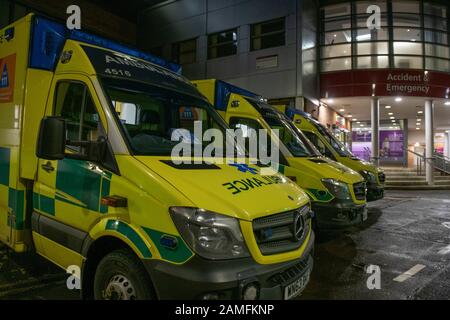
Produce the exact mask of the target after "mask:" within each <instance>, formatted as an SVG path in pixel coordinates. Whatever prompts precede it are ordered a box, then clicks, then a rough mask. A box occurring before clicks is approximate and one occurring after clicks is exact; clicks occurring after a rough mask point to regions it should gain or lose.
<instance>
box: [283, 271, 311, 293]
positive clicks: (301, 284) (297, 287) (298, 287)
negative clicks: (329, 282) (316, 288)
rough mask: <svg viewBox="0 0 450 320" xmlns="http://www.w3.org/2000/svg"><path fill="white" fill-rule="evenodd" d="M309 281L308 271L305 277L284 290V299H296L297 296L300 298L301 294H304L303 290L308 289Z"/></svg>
mask: <svg viewBox="0 0 450 320" xmlns="http://www.w3.org/2000/svg"><path fill="white" fill-rule="evenodd" d="M308 281H309V271H307V272H306V273H305V274H304V275H303V276H301V277H300V278H298V279H297V280H295V281H294V282H292V283H291V284H288V285H287V286H286V287H285V288H284V299H285V300H289V299H292V298H294V297H295V296H298V295H299V294H300V292H302V291H303V289H304V288H305V287H306V285H307V284H308Z"/></svg>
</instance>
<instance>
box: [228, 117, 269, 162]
mask: <svg viewBox="0 0 450 320" xmlns="http://www.w3.org/2000/svg"><path fill="white" fill-rule="evenodd" d="M230 128H231V129H234V130H238V129H241V130H242V136H243V138H244V140H245V146H246V148H247V150H249V151H250V149H251V147H250V146H251V143H254V142H259V140H258V137H259V136H258V131H259V129H262V127H261V125H260V124H259V123H258V121H256V120H253V119H249V118H238V117H233V118H230ZM270 143H271V141H270V139H267V145H268V146H267V148H265V149H266V150H263V152H265V154H267V150H270ZM258 146H259V144H258ZM258 154H261V152H260V151H259V150H258ZM250 156H251V157H258V155H250Z"/></svg>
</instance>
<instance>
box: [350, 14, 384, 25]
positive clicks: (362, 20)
mask: <svg viewBox="0 0 450 320" xmlns="http://www.w3.org/2000/svg"><path fill="white" fill-rule="evenodd" d="M369 16H370V15H369V14H364V15H360V16H358V18H357V19H356V26H357V27H358V28H367V19H369ZM380 23H381V27H386V26H387V25H388V18H387V15H386V14H382V15H381V19H380Z"/></svg>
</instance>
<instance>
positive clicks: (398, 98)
mask: <svg viewBox="0 0 450 320" xmlns="http://www.w3.org/2000/svg"><path fill="white" fill-rule="evenodd" d="M402 100H403V98H400V97H397V98H395V101H396V102H400V101H402Z"/></svg>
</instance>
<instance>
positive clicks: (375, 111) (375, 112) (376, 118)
mask: <svg viewBox="0 0 450 320" xmlns="http://www.w3.org/2000/svg"><path fill="white" fill-rule="evenodd" d="M370 106H371V118H370V121H371V123H372V157H371V158H372V161H373V163H374V164H375V165H377V166H378V165H379V160H380V141H379V139H380V100H379V99H378V97H372V98H371V101H370Z"/></svg>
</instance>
